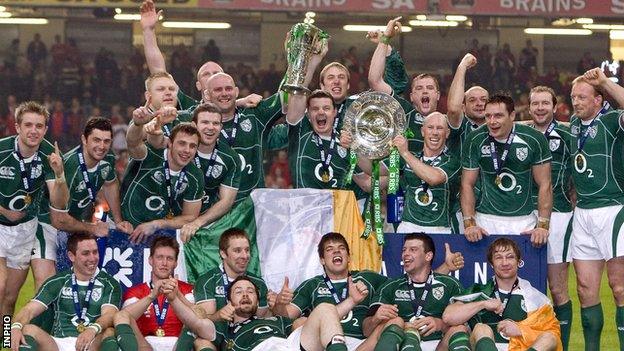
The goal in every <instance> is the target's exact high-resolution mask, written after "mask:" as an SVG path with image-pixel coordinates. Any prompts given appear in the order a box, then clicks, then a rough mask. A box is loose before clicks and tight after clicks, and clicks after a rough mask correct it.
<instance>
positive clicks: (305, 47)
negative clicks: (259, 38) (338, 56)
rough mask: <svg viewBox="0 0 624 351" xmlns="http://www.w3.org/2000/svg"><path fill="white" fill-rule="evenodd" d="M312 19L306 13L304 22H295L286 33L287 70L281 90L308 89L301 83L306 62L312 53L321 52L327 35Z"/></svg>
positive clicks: (288, 91)
mask: <svg viewBox="0 0 624 351" xmlns="http://www.w3.org/2000/svg"><path fill="white" fill-rule="evenodd" d="M312 22H313V20H312V19H311V17H309V15H306V19H305V20H304V23H297V24H295V25H294V26H293V27H292V28H291V29H290V32H289V33H288V41H287V42H286V59H287V60H288V70H287V71H286V77H285V81H284V84H283V85H282V90H283V91H285V92H287V93H289V94H306V93H309V92H310V90H309V89H308V88H307V87H305V86H304V85H303V82H304V80H305V76H306V72H307V70H308V64H309V63H310V58H311V57H312V55H313V54H318V53H320V52H321V50H322V48H323V45H327V39H328V38H329V35H327V33H325V32H324V31H323V30H321V29H319V28H318V27H316V26H315V25H313V24H312Z"/></svg>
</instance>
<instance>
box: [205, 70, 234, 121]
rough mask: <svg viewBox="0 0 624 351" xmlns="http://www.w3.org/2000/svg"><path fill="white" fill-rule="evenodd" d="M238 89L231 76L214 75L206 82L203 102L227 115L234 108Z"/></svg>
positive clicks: (224, 74)
mask: <svg viewBox="0 0 624 351" xmlns="http://www.w3.org/2000/svg"><path fill="white" fill-rule="evenodd" d="M236 98H238V88H237V87H236V84H235V83H234V79H233V78H232V76H230V75H229V74H226V73H223V72H221V73H216V74H213V75H212V76H211V77H210V78H208V79H207V80H206V89H205V90H204V101H210V102H212V103H213V104H215V105H217V107H219V109H221V111H222V112H223V113H224V115H225V116H226V117H227V115H228V114H229V113H230V112H232V111H234V109H235V108H236Z"/></svg>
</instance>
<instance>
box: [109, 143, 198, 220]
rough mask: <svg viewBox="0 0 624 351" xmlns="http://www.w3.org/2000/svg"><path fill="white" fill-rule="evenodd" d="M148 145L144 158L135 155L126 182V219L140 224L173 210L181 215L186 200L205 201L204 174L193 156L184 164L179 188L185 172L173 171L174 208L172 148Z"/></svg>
mask: <svg viewBox="0 0 624 351" xmlns="http://www.w3.org/2000/svg"><path fill="white" fill-rule="evenodd" d="M146 146H147V154H146V156H145V158H144V159H142V160H136V159H131V160H130V163H129V164H128V168H127V169H126V175H125V176H124V181H123V184H122V191H121V193H122V194H123V199H122V202H121V212H122V216H123V218H124V219H125V220H127V221H128V222H130V223H132V225H133V226H135V227H136V226H137V225H139V224H141V223H146V222H149V221H153V220H155V219H162V218H165V216H166V215H167V214H168V213H169V210H171V211H172V212H173V214H174V215H176V216H178V215H180V214H181V213H182V207H183V203H184V201H188V202H194V201H201V199H202V197H203V195H204V175H203V173H202V171H201V170H200V169H199V168H197V166H196V165H195V163H194V162H193V161H192V160H191V162H189V164H188V165H186V167H184V169H185V172H186V175H185V177H184V179H182V180H181V185H180V186H179V189H178V191H176V190H175V189H176V183H177V182H178V178H179V175H180V173H181V172H171V192H172V193H175V194H172V195H173V196H174V201H173V208H172V209H170V208H169V199H168V196H167V184H166V181H165V170H164V168H163V161H164V153H165V152H167V150H168V149H161V150H160V149H155V148H154V147H152V146H150V145H146Z"/></svg>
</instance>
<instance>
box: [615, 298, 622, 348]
mask: <svg viewBox="0 0 624 351" xmlns="http://www.w3.org/2000/svg"><path fill="white" fill-rule="evenodd" d="M615 327H616V328H617V333H618V337H619V338H620V350H622V349H624V306H618V307H617V308H616V309H615Z"/></svg>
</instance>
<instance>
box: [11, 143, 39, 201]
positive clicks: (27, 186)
mask: <svg viewBox="0 0 624 351" xmlns="http://www.w3.org/2000/svg"><path fill="white" fill-rule="evenodd" d="M17 138H18V137H15V154H16V155H17V159H18V160H19V168H20V176H21V177H22V184H24V190H25V191H26V193H27V194H28V193H30V191H31V190H32V182H33V180H35V178H36V177H35V169H36V168H37V165H38V164H39V155H38V154H39V152H35V155H34V157H33V159H32V161H31V162H30V174H28V171H27V170H26V163H25V162H24V157H22V154H21V153H20V151H19V146H18V144H17Z"/></svg>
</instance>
